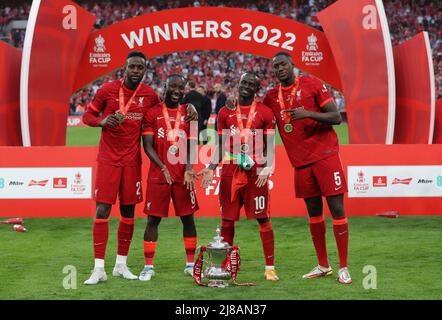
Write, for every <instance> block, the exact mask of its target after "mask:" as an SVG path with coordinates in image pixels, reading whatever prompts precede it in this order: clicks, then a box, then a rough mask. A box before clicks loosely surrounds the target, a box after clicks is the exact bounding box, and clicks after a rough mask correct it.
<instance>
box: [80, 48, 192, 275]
mask: <svg viewBox="0 0 442 320" xmlns="http://www.w3.org/2000/svg"><path fill="white" fill-rule="evenodd" d="M124 72H125V77H124V79H121V80H115V81H112V82H108V83H105V84H104V85H103V86H102V87H101V88H100V89H98V91H97V93H96V95H95V97H94V99H93V101H92V102H91V103H89V105H88V108H87V111H86V113H85V114H84V116H83V122H84V123H85V124H87V125H89V126H93V127H102V128H103V129H102V133H101V139H100V145H99V151H98V157H97V162H98V165H97V174H96V183H95V194H94V197H95V201H96V205H97V206H96V216H95V220H94V226H93V242H94V257H95V266H94V270H93V272H92V275H91V276H90V278H89V279H88V280H86V281H85V284H97V283H98V282H100V281H105V280H107V276H106V272H105V270H104V258H105V252H106V246H107V242H108V222H109V221H108V218H109V215H110V212H111V208H112V205H113V204H115V201H116V198H117V195H118V196H119V200H120V212H121V219H120V224H119V226H118V253H117V258H116V264H115V267H114V269H113V273H112V274H113V276H122V277H124V278H125V279H137V276H135V275H134V274H132V273H131V272H130V270H129V269H128V267H127V255H128V252H129V247H130V243H131V240H132V236H133V231H134V212H135V204H136V203H138V202H141V201H142V200H143V199H142V190H141V151H140V137H141V130H142V125H143V121H144V118H145V114H146V113H147V110H148V109H149V108H151V107H153V106H155V105H157V104H158V103H159V98H158V95H157V94H156V93H155V91H154V90H153V89H152V88H150V87H149V86H147V85H145V84H144V83H141V80H142V79H143V76H144V74H145V72H146V57H145V55H144V54H143V53H141V52H139V51H133V52H131V53H129V54H128V56H127V59H126V65H125V71H124ZM192 109H194V108H192ZM189 113H191V114H192V116H191V117H192V118H195V114H196V112H195V110H191V111H189Z"/></svg>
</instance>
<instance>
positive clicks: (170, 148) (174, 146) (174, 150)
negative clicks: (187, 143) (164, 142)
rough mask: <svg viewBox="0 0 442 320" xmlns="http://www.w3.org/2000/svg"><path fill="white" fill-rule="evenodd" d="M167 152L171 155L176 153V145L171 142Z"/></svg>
mask: <svg viewBox="0 0 442 320" xmlns="http://www.w3.org/2000/svg"><path fill="white" fill-rule="evenodd" d="M169 153H170V154H172V155H176V154H177V153H178V146H177V145H176V144H173V145H171V146H170V147H169Z"/></svg>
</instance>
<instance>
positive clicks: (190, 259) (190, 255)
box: [183, 236, 198, 263]
mask: <svg viewBox="0 0 442 320" xmlns="http://www.w3.org/2000/svg"><path fill="white" fill-rule="evenodd" d="M183 239H184V249H186V262H187V263H194V261H195V250H196V244H197V242H198V238H197V237H196V236H195V237H183Z"/></svg>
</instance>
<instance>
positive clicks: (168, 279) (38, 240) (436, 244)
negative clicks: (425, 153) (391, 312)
mask: <svg viewBox="0 0 442 320" xmlns="http://www.w3.org/2000/svg"><path fill="white" fill-rule="evenodd" d="M145 223H146V222H145V219H143V218H140V219H137V220H136V225H135V233H134V238H133V242H132V246H131V249H130V252H129V259H128V265H129V267H130V268H131V270H132V271H133V272H134V273H135V274H139V272H140V271H141V269H142V267H143V265H144V257H143V251H142V250H143V249H142V248H143V243H142V237H143V232H144V227H145ZM217 223H219V219H217V218H197V219H196V225H197V230H198V236H199V241H198V244H199V245H201V244H208V242H209V241H211V239H212V237H213V236H214V229H215V227H216V225H217ZM25 224H26V227H27V228H28V230H29V231H28V232H27V233H16V232H13V231H11V226H9V225H0V237H1V244H2V245H1V249H0V261H1V263H0V299H106V300H109V299H148V300H154V299H162V300H169V299H177V300H180V299H190V300H192V299H216V300H232V301H234V300H238V299H246V300H248V299H257V300H278V299H288V300H296V299H441V298H442V291H441V290H440V288H441V280H440V279H439V276H438V274H439V272H438V271H439V268H440V266H441V263H442V256H441V254H440V253H441V252H442V241H441V240H442V235H441V232H440V230H441V229H442V217H400V218H398V219H386V218H380V217H349V226H350V247H349V268H350V271H351V275H352V277H353V283H352V284H351V285H341V284H339V283H338V282H337V281H336V279H335V276H331V277H327V278H320V279H311V280H305V279H302V278H301V276H302V274H303V273H305V272H307V271H310V269H311V268H312V267H313V266H314V265H315V263H316V256H315V253H314V249H313V244H312V242H311V239H310V233H309V230H308V222H307V219H306V218H302V217H291V218H274V219H273V225H274V229H275V256H276V263H275V264H276V268H277V271H278V274H279V276H280V281H278V282H267V281H264V279H263V272H264V267H263V264H264V258H263V254H262V249H261V243H260V238H259V231H258V230H259V229H258V226H257V223H256V221H253V220H251V221H247V220H245V219H242V220H240V221H239V222H238V223H237V229H236V237H235V242H236V243H237V244H239V246H240V247H241V260H242V261H241V270H240V272H239V275H238V280H239V282H249V281H252V282H256V283H257V286H256V287H234V286H232V285H230V286H229V287H227V288H225V289H218V288H205V287H198V286H197V285H195V284H194V282H193V280H192V278H190V277H188V276H185V275H184V274H183V267H184V256H185V254H184V247H183V241H182V236H181V234H182V233H181V230H182V227H181V222H180V220H179V219H178V218H169V219H163V221H162V223H161V225H160V229H159V240H158V245H157V252H156V255H155V268H156V272H157V275H156V276H155V277H154V278H152V280H151V281H150V282H141V281H138V280H124V279H121V278H114V277H112V276H111V273H112V268H113V265H114V261H115V255H116V231H117V226H118V219H115V218H113V219H111V222H110V228H109V243H108V247H107V255H106V271H107V274H108V280H107V282H104V283H100V284H98V285H95V286H85V285H83V281H84V280H86V279H87V278H88V277H89V275H90V271H91V269H92V268H93V249H92V219H91V218H82V219H67V218H47V219H25ZM327 241H328V253H329V258H330V263H331V265H332V267H333V269H334V271H335V273H334V275H335V274H336V271H337V268H338V257H337V252H336V244H335V241H334V237H333V231H332V226H331V220H330V218H328V219H327ZM206 257H207V256H206ZM67 265H72V266H74V267H75V268H76V271H77V288H76V289H65V288H64V287H63V279H64V277H66V276H68V275H67V274H65V273H63V268H64V267H65V266H67ZM367 265H371V266H374V267H375V268H376V280H377V281H376V289H364V287H363V282H364V277H366V276H367V275H368V274H365V273H363V268H364V266H367ZM371 275H373V273H371ZM71 283H72V282H71Z"/></svg>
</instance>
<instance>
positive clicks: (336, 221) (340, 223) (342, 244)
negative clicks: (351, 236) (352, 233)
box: [333, 217, 348, 268]
mask: <svg viewBox="0 0 442 320" xmlns="http://www.w3.org/2000/svg"><path fill="white" fill-rule="evenodd" d="M333 231H334V233H335V239H336V245H337V247H338V254H339V268H344V267H347V256H348V220H347V218H346V217H340V218H333Z"/></svg>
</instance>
